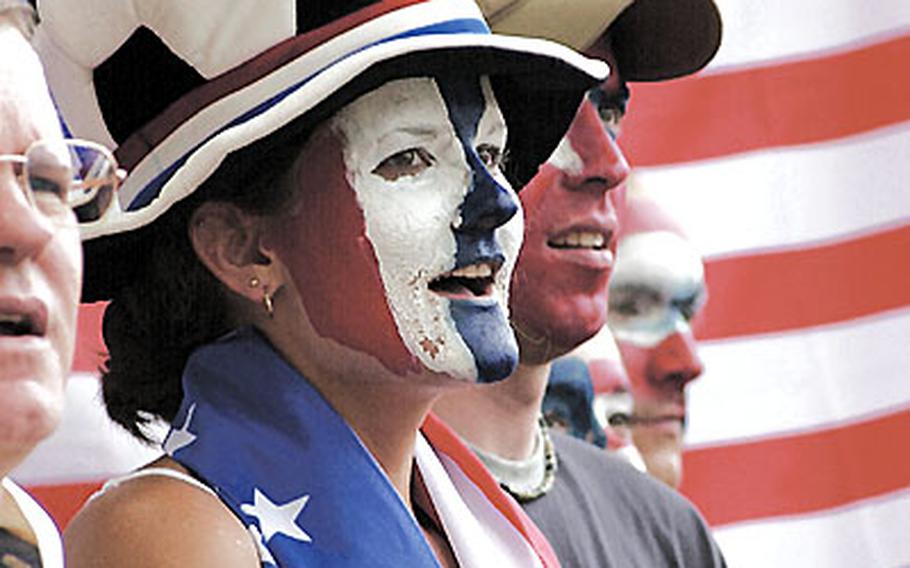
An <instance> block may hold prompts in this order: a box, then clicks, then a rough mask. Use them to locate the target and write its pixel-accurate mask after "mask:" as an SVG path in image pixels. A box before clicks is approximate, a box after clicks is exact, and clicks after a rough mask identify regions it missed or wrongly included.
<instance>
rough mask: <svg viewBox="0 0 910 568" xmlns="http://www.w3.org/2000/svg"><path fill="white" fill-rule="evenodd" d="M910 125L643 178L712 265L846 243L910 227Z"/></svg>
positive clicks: (653, 171)
mask: <svg viewBox="0 0 910 568" xmlns="http://www.w3.org/2000/svg"><path fill="white" fill-rule="evenodd" d="M908 147H910V124H905V125H903V126H901V127H896V128H891V129H884V130H878V131H875V132H874V133H872V134H867V135H863V136H856V137H852V138H848V139H843V140H840V141H836V142H829V143H825V144H811V145H806V146H800V147H794V148H788V149H776V150H767V151H761V152H754V153H749V154H744V155H740V156H735V157H730V158H724V159H719V160H712V161H707V162H701V163H698V164H688V165H683V166H675V167H666V168H641V169H638V170H636V176H638V183H639V184H640V186H641V191H642V192H643V193H645V194H647V195H650V196H653V197H654V198H655V199H657V200H659V201H660V202H661V203H662V204H664V205H665V206H666V207H668V208H669V211H671V212H673V214H674V215H675V216H676V218H677V219H678V220H679V222H680V224H681V225H682V227H683V229H684V230H685V231H686V232H687V234H688V235H689V237H690V238H691V239H692V241H693V242H694V243H695V245H696V246H697V247H698V249H699V250H700V251H701V252H702V254H704V255H706V256H709V257H710V256H712V255H720V254H724V253H732V252H741V251H746V250H762V249H768V248H776V247H781V246H792V245H800V244H804V243H806V242H811V241H818V240H826V239H831V238H836V237H842V236H845V235H849V234H852V233H855V232H857V231H866V230H870V229H873V228H876V227H884V226H889V225H893V224H896V223H900V222H901V221H906V220H907V219H908V218H910V191H907V188H906V185H907V180H908V179H910V160H907V159H906V149H907V148H908Z"/></svg>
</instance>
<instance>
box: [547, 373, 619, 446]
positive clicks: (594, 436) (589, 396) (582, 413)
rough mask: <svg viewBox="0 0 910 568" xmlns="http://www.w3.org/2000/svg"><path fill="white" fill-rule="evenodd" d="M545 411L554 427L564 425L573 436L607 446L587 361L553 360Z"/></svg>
mask: <svg viewBox="0 0 910 568" xmlns="http://www.w3.org/2000/svg"><path fill="white" fill-rule="evenodd" d="M541 409H542V411H543V413H544V416H545V417H546V418H547V420H548V421H549V422H550V423H551V424H552V423H554V422H555V423H558V424H562V425H563V426H564V427H565V428H566V431H567V432H568V433H569V434H570V435H572V436H574V437H576V438H579V439H581V440H586V441H588V442H591V443H593V444H594V445H596V446H598V447H601V448H603V447H606V445H607V437H606V433H605V432H604V431H603V428H601V427H600V424H599V423H598V422H597V419H596V418H595V417H594V386H593V383H592V381H591V373H590V371H589V370H588V364H587V363H586V362H585V361H584V360H582V359H580V358H578V357H561V358H559V359H556V360H555V361H553V365H552V366H551V367H550V378H549V380H548V381H547V392H546V395H545V396H544V399H543V404H542V406H541Z"/></svg>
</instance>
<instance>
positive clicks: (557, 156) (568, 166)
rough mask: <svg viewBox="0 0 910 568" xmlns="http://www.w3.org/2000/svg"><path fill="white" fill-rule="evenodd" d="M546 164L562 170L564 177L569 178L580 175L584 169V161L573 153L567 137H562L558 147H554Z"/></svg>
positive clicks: (573, 149)
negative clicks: (568, 176)
mask: <svg viewBox="0 0 910 568" xmlns="http://www.w3.org/2000/svg"><path fill="white" fill-rule="evenodd" d="M547 164H549V165H551V166H553V167H554V168H556V169H558V170H562V171H563V172H565V173H566V175H570V176H577V175H581V172H582V171H584V167H585V164H584V161H583V160H582V159H581V156H579V155H578V152H576V151H575V148H573V147H572V141H571V140H570V139H569V137H568V136H563V138H562V140H560V141H559V145H557V146H556V149H555V150H553V153H552V154H551V155H550V157H549V159H547Z"/></svg>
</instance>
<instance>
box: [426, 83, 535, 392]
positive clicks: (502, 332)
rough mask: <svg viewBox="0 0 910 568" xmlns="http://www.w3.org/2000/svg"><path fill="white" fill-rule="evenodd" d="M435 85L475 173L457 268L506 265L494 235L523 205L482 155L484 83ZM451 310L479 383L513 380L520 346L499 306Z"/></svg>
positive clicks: (458, 230) (464, 304) (475, 304)
mask: <svg viewBox="0 0 910 568" xmlns="http://www.w3.org/2000/svg"><path fill="white" fill-rule="evenodd" d="M436 83H437V85H438V87H439V91H440V93H441V94H442V98H443V100H444V101H445V104H446V108H447V110H448V115H449V120H450V121H451V122H452V125H453V126H454V128H455V132H456V134H457V136H458V140H459V141H460V142H461V146H462V149H463V151H464V155H465V158H466V160H467V163H468V166H469V167H470V169H471V173H472V176H471V185H470V187H469V188H468V192H467V195H466V196H465V199H464V202H463V203H462V204H461V208H460V213H461V224H460V225H459V226H458V227H453V229H452V230H453V232H454V233H455V241H456V244H457V251H456V254H455V261H456V266H457V267H463V266H469V265H471V264H476V263H480V262H494V263H496V264H502V262H503V261H504V259H505V255H504V254H503V251H502V247H501V246H500V243H499V242H498V241H497V240H496V234H495V230H496V229H497V228H499V227H501V226H502V225H503V224H505V223H506V222H507V221H508V220H509V219H511V218H512V217H513V216H514V215H515V214H516V213H517V212H518V203H517V199H516V197H515V195H514V193H513V192H512V191H511V190H509V189H508V188H506V187H503V186H502V185H500V184H499V183H498V182H497V181H496V179H495V178H494V177H493V175H492V174H491V173H490V171H489V170H488V169H487V167H486V166H485V165H484V163H483V160H482V159H481V158H480V156H479V155H478V152H477V148H476V143H475V139H476V135H477V129H478V125H479V124H480V120H481V117H482V116H483V113H484V110H485V108H486V104H487V103H486V100H485V98H484V93H483V90H482V88H481V85H480V81H479V79H478V78H477V77H457V78H437V79H436ZM449 309H450V313H451V315H452V319H453V320H454V321H455V326H456V328H457V329H458V333H459V334H460V335H461V337H462V338H463V339H464V341H465V343H466V344H467V346H468V349H470V350H471V353H472V354H473V355H474V361H475V364H476V366H477V380H478V382H481V383H489V382H494V381H498V380H500V379H504V378H506V377H508V376H509V375H511V374H512V371H513V370H514V369H515V366H516V365H517V363H518V347H517V345H516V343H515V337H514V335H513V333H512V329H511V327H510V325H509V322H508V318H506V315H505V313H504V311H503V309H502V308H501V307H500V305H499V304H498V303H496V302H494V301H489V302H480V301H471V300H460V299H453V300H451V305H450V308H449Z"/></svg>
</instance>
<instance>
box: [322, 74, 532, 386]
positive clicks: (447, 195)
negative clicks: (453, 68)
mask: <svg viewBox="0 0 910 568" xmlns="http://www.w3.org/2000/svg"><path fill="white" fill-rule="evenodd" d="M481 82H482V86H483V92H484V98H485V103H486V104H485V110H484V112H483V115H482V118H481V120H480V121H479V123H478V125H477V133H476V137H475V139H474V140H473V147H474V148H481V147H483V146H484V145H489V146H491V147H495V148H498V149H501V148H503V147H504V146H505V138H506V127H505V122H504V120H503V118H502V114H501V112H500V111H499V107H498V106H497V104H496V101H495V99H494V98H493V95H492V90H491V89H490V87H489V83H488V81H487V80H486V78H484V79H481ZM331 127H332V129H333V130H334V131H335V132H336V133H337V134H338V135H339V137H340V138H341V140H342V143H343V146H344V162H345V167H346V170H347V176H348V182H349V183H350V185H351V187H352V188H354V191H355V193H356V195H357V201H358V203H359V205H360V207H361V209H362V211H363V216H364V222H365V226H366V235H367V237H368V238H369V240H370V243H371V244H372V247H373V250H374V252H375V254H376V258H377V260H378V264H379V273H380V275H381V277H382V282H383V287H384V289H385V293H386V296H387V299H388V304H389V307H390V309H391V312H392V316H393V318H394V320H395V324H396V326H397V328H398V332H399V334H400V335H401V338H402V340H403V342H404V344H405V346H406V347H407V349H408V350H409V351H410V352H411V353H413V354H414V355H415V356H416V357H417V358H418V359H419V360H420V361H421V362H422V363H423V364H424V365H425V366H426V367H427V368H429V369H430V370H433V371H437V372H442V373H446V374H448V375H451V376H454V377H456V378H460V379H465V380H476V379H477V376H478V373H477V367H476V364H475V358H474V355H473V354H472V352H471V350H470V349H469V347H468V345H467V344H466V342H465V339H464V338H463V337H462V335H461V334H460V333H459V331H458V328H457V327H456V322H455V320H454V319H453V317H452V315H451V312H450V302H451V297H452V294H448V295H447V294H444V293H439V292H434V291H433V290H431V289H430V283H431V282H432V281H433V280H434V279H436V278H437V277H439V276H440V275H443V274H445V273H447V272H449V271H452V270H453V269H456V268H459V270H460V271H461V272H459V273H458V274H456V276H461V277H464V278H481V277H483V275H485V274H486V272H485V271H486V270H487V267H486V266H485V265H477V264H475V265H470V266H466V267H465V266H462V267H457V265H456V253H457V251H458V243H457V240H456V236H455V233H454V232H453V228H458V227H459V226H460V225H461V223H462V219H461V214H460V208H461V206H462V204H463V202H464V200H465V197H466V195H467V194H468V191H469V189H470V187H471V184H472V175H473V172H472V169H471V167H470V165H469V163H468V161H467V159H466V156H465V152H464V150H463V148H462V143H461V141H460V140H459V138H458V136H457V134H456V131H455V128H454V127H453V125H452V123H451V121H450V119H449V114H448V111H447V107H446V104H445V101H444V99H443V97H442V95H441V93H440V90H439V87H438V85H437V83H436V81H435V80H433V79H430V78H411V79H402V80H397V81H392V82H389V83H386V84H385V85H383V86H382V87H380V88H378V89H376V90H375V91H372V92H370V93H368V94H366V95H364V96H362V97H361V98H359V99H357V100H356V101H355V102H354V103H352V104H350V105H348V106H347V107H345V108H344V109H343V110H342V111H340V112H339V113H338V114H336V115H335V117H334V118H333V119H332V124H331ZM491 172H492V173H493V174H494V177H495V178H496V180H497V181H498V182H499V183H500V184H501V185H502V186H503V187H506V188H508V187H509V186H508V184H507V182H506V181H505V179H504V178H503V177H502V174H501V172H498V169H495V170H491ZM509 191H510V192H511V189H509ZM515 201H516V202H517V201H518V200H517V197H516V198H515ZM520 218H521V215H515V216H514V217H513V218H512V221H510V222H508V223H506V224H504V225H502V226H500V227H499V228H498V229H496V231H495V233H494V234H495V239H496V241H498V243H499V245H500V246H501V248H502V251H503V253H504V255H505V259H506V260H505V262H504V264H503V266H502V267H501V268H500V269H499V270H498V271H494V272H493V273H491V275H493V278H492V285H491V286H490V287H489V290H488V291H487V293H484V294H479V295H474V296H470V295H469V297H468V298H467V300H468V301H472V302H477V303H491V302H493V303H497V304H499V305H500V306H501V308H502V310H503V312H504V313H506V314H507V313H508V312H507V311H506V310H507V306H508V297H507V292H508V283H509V280H510V277H511V269H512V267H513V266H514V263H515V260H516V258H517V255H518V249H519V247H520V245H521V238H522V232H523V226H522V222H521V219H520ZM488 276H489V275H488ZM462 296H463V295H462ZM460 299H461V300H464V299H465V298H463V297H460ZM505 325H508V324H507V322H505Z"/></svg>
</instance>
